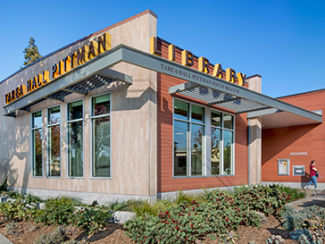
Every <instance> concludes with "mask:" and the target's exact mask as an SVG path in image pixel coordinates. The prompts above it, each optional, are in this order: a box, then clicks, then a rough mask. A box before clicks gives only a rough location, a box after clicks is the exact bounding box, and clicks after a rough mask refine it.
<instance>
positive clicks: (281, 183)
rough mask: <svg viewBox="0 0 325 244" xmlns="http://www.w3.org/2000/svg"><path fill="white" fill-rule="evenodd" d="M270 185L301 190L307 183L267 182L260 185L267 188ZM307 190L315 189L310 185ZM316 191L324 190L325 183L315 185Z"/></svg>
mask: <svg viewBox="0 0 325 244" xmlns="http://www.w3.org/2000/svg"><path fill="white" fill-rule="evenodd" d="M272 184H279V185H284V186H290V187H292V188H297V189H302V188H303V187H304V186H305V185H307V182H269V181H263V182H262V185H264V186H268V185H272ZM309 189H315V188H314V185H310V186H309ZM317 190H325V183H317Z"/></svg>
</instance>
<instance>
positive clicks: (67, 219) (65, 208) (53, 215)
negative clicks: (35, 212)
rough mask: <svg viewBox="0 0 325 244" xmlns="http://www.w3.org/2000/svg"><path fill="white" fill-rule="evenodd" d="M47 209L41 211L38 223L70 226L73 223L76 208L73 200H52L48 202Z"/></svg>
mask: <svg viewBox="0 0 325 244" xmlns="http://www.w3.org/2000/svg"><path fill="white" fill-rule="evenodd" d="M45 206H46V208H45V209H44V210H40V214H39V216H38V217H37V218H36V219H35V222H36V223H39V222H41V223H43V224H44V225H69V224H71V223H72V221H73V217H74V210H75V209H74V207H73V204H72V201H71V199H69V198H66V197H61V198H52V199H49V200H48V201H47V202H46V205H45Z"/></svg>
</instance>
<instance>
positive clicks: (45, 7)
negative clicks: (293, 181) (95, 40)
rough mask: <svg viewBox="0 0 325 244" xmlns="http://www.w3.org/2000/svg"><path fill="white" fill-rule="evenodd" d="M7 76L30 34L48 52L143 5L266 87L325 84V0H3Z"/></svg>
mask: <svg viewBox="0 0 325 244" xmlns="http://www.w3.org/2000/svg"><path fill="white" fill-rule="evenodd" d="M0 4H1V5H0V6H1V7H0V22H1V33H0V45H1V61H0V63H1V65H0V81H2V80H3V79H5V78H7V77H8V76H9V75H11V74H12V73H14V72H16V71H17V70H19V68H20V66H23V60H24V57H23V50H24V48H25V47H26V46H27V45H28V40H29V38H30V37H31V36H33V37H34V38H35V39H36V45H37V46H38V48H39V51H40V53H41V54H42V55H46V54H49V53H50V52H53V51H55V50H57V49H59V48H61V47H63V46H65V45H67V44H69V43H71V42H73V41H76V40H77V39H80V38H82V37H84V36H86V35H88V34H91V33H93V32H96V31H98V30H100V29H103V28H105V27H107V26H110V25H112V24H114V23H116V22H119V21H121V20H123V19H126V18H128V17H130V16H132V15H135V14H137V13H140V12H142V11H144V10H147V9H151V10H152V11H153V12H155V13H156V14H157V15H158V36H159V37H161V38H163V39H165V40H167V41H169V42H171V43H173V44H175V45H177V46H179V47H181V48H184V49H188V50H190V51H191V52H192V53H194V54H195V55H197V56H204V57H206V58H208V59H209V60H210V62H211V63H212V64H215V63H221V64H222V67H223V68H224V69H225V68H228V67H231V68H233V69H235V70H236V72H243V73H245V74H247V76H250V75H254V74H260V75H261V76H262V93H264V94H266V95H269V96H272V97H278V96H284V95H290V94H295V93H300V92H306V91H311V90H316V89H323V88H325V77H324V71H325V48H324V44H325V14H324V11H325V1H299V0H291V1H286V0H281V1H280V0H275V1H243V0H237V1H228V0H227V1H226V0H224V1H216V0H215V1H175V0H174V1H169V0H166V1H153V0H151V1H134V0H133V1H129V0H126V1H111V0H106V1H102V0H97V1H84V0H79V1H68V0H65V1H62V0H56V1H44V0H43V1H40V0H37V1H32V0H31V1H25V0H18V1H1V3H0Z"/></svg>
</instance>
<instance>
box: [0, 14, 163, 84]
mask: <svg viewBox="0 0 325 244" xmlns="http://www.w3.org/2000/svg"><path fill="white" fill-rule="evenodd" d="M148 13H149V14H151V15H153V16H154V17H155V18H158V16H157V14H155V13H154V12H153V11H151V10H150V9H147V10H145V11H143V12H141V13H138V14H136V15H133V16H131V17H129V18H127V19H124V20H121V21H120V22H117V23H115V24H113V25H110V26H108V27H105V28H104V29H101V30H99V31H96V32H94V33H92V34H89V35H87V36H85V37H83V38H80V39H78V40H77V41H74V42H72V43H70V44H68V45H65V46H63V47H61V48H59V49H57V50H55V51H53V52H51V53H49V54H47V55H45V56H43V57H42V58H40V59H37V60H36V61H35V62H33V63H31V64H29V65H27V66H25V67H23V68H21V69H20V70H17V71H16V72H15V73H13V74H11V75H9V76H8V77H7V78H5V79H3V80H2V81H0V85H1V84H2V83H3V82H4V81H5V80H7V79H9V78H11V77H13V76H14V75H16V74H18V73H19V72H21V71H23V70H25V69H27V68H29V67H31V66H33V65H34V64H36V63H38V62H40V61H42V60H44V59H46V58H48V57H50V56H52V55H53V54H56V53H58V52H60V51H62V50H64V49H67V48H68V47H71V46H73V45H75V44H77V43H79V42H82V41H84V40H86V39H88V38H90V37H92V36H95V35H98V34H100V33H103V32H105V31H107V30H110V29H112V28H114V27H117V26H119V25H123V24H125V23H127V22H129V21H131V20H133V19H136V18H139V17H141V16H142V15H145V14H148Z"/></svg>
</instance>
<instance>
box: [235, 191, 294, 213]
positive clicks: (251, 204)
mask: <svg viewBox="0 0 325 244" xmlns="http://www.w3.org/2000/svg"><path fill="white" fill-rule="evenodd" d="M288 199H289V196H287V195H286V194H285V193H282V192H281V191H279V190H278V189H277V187H272V186H271V187H263V186H261V185H255V186H254V187H252V188H250V187H247V186H241V187H238V188H235V198H234V200H235V205H236V206H238V207H239V208H240V209H241V210H245V209H247V208H249V209H250V210H256V211H259V212H262V213H264V214H266V215H274V216H275V217H277V218H279V217H281V216H282V214H283V212H284V206H285V204H286V201H287V200H288Z"/></svg>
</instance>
